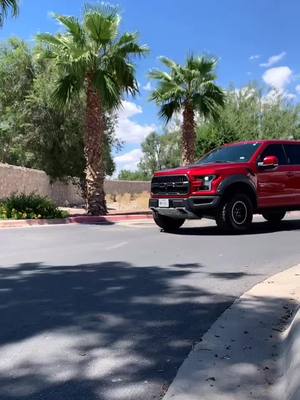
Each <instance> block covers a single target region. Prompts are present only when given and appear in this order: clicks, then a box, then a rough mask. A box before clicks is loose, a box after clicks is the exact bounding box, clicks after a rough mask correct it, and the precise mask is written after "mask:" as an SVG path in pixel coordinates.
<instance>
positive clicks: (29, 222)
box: [0, 213, 152, 229]
mask: <svg viewBox="0 0 300 400" xmlns="http://www.w3.org/2000/svg"><path fill="white" fill-rule="evenodd" d="M149 219H152V215H151V214H148V213H145V214H120V215H105V216H85V215H84V216H74V217H69V218H63V219H26V220H25V219H20V220H2V221H0V229H1V228H29V227H34V226H35V227H38V226H48V225H66V224H115V223H118V222H127V221H136V220H138V221H139V220H149Z"/></svg>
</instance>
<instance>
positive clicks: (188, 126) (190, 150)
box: [182, 103, 196, 165]
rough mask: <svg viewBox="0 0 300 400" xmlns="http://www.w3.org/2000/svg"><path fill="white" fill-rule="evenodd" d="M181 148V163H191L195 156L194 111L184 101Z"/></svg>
mask: <svg viewBox="0 0 300 400" xmlns="http://www.w3.org/2000/svg"><path fill="white" fill-rule="evenodd" d="M182 149H183V156H182V158H183V164H184V165H189V164H193V163H194V162H195V156H196V131H195V112H194V109H193V106H192V105H191V104H190V103H186V104H185V107H184V110H183V124H182Z"/></svg>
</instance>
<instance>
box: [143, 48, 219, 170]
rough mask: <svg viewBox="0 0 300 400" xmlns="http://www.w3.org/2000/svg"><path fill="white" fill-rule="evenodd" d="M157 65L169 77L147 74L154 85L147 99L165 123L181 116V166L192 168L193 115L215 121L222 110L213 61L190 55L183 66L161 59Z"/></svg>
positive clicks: (194, 149)
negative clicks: (154, 105) (176, 115)
mask: <svg viewBox="0 0 300 400" xmlns="http://www.w3.org/2000/svg"><path fill="white" fill-rule="evenodd" d="M161 61H162V63H163V64H164V65H165V66H166V67H168V68H169V69H170V73H167V72H162V71H158V70H154V71H152V72H150V77H151V78H152V79H155V80H157V81H158V87H157V88H156V90H154V91H153V92H152V94H151V97H150V99H151V100H153V101H155V102H156V103H157V104H158V105H159V106H160V113H159V114H160V117H161V118H163V119H165V120H166V122H168V121H169V120H170V119H171V118H172V116H173V115H174V114H176V113H179V112H182V113H183V124H182V145H183V146H182V147H183V163H184V164H192V163H193V162H194V161H195V152H196V131H195V112H198V113H199V115H200V116H202V117H204V118H207V117H212V118H214V119H217V118H218V115H219V109H220V107H223V106H224V100H225V94H224V92H223V91H222V89H220V88H219V87H218V86H217V85H216V84H215V80H216V75H215V68H216V65H217V60H216V59H214V58H210V57H205V56H202V57H195V56H193V55H192V56H189V57H188V58H187V61H186V65H184V66H181V65H179V64H177V63H176V62H174V61H172V60H170V59H169V58H166V57H161Z"/></svg>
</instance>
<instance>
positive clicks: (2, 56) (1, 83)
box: [0, 38, 35, 166]
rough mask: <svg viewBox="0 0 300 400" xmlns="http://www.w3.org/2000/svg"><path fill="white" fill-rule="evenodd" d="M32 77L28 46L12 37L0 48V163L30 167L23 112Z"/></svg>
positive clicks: (33, 73)
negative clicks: (26, 149) (26, 148)
mask: <svg viewBox="0 0 300 400" xmlns="http://www.w3.org/2000/svg"><path fill="white" fill-rule="evenodd" d="M34 78H35V67H34V63H33V60H32V54H31V51H30V49H29V47H28V46H27V45H26V44H25V42H23V41H22V40H21V39H17V38H12V39H9V40H8V41H7V42H4V43H1V45H0V87H1V91H0V160H1V161H2V162H7V163H10V164H16V165H24V166H30V160H31V159H32V154H30V152H27V151H25V150H24V149H25V143H24V140H25V134H26V131H25V130H24V127H23V121H22V117H23V110H24V104H25V100H26V97H27V96H28V95H29V93H30V91H31V88H32V85H33V81H34Z"/></svg>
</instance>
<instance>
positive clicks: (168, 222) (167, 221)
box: [153, 212, 185, 232]
mask: <svg viewBox="0 0 300 400" xmlns="http://www.w3.org/2000/svg"><path fill="white" fill-rule="evenodd" d="M153 219H154V222H155V223H156V225H158V226H159V227H160V228H162V229H163V230H164V231H165V232H176V231H177V230H178V229H179V228H180V227H181V226H182V225H183V223H184V221H185V220H184V219H183V218H182V219H179V218H171V217H167V216H165V215H161V214H158V213H155V212H154V213H153Z"/></svg>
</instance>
